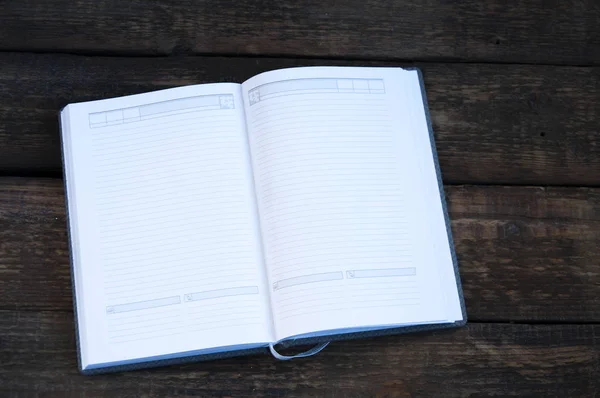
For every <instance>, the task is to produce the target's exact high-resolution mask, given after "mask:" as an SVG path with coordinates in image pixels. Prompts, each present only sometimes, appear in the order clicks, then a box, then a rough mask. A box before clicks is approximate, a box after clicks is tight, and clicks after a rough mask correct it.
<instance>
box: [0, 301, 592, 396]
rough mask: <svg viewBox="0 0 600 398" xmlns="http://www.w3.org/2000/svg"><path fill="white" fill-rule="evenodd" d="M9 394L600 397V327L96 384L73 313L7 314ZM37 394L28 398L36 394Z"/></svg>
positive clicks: (174, 369)
mask: <svg viewBox="0 0 600 398" xmlns="http://www.w3.org/2000/svg"><path fill="white" fill-rule="evenodd" d="M0 336H2V340H1V344H2V346H1V347H0V349H1V353H2V361H0V393H1V394H0V395H2V396H5V397H6V396H7V397H11V396H23V395H27V394H30V395H31V396H34V395H35V396H38V395H36V394H39V395H40V396H61V397H75V396H78V397H79V396H83V395H85V396H117V395H118V396H131V397H141V396H143V397H148V398H152V397H164V396H175V395H177V396H189V397H192V396H193V397H197V396H277V397H281V396H310V397H313V396H335V397H338V396H341V397H346V396H352V397H354V396H375V397H432V396H444V397H464V396H472V397H478V396H520V397H561V398H563V397H568V396H589V397H592V396H595V394H598V393H599V392H600V361H599V360H600V357H599V356H600V326H599V325H555V326H548V325H536V326H532V325H510V324H469V325H467V326H466V327H464V328H461V329H456V330H447V331H438V332H427V333H418V334H414V335H398V336H389V337H378V338H371V339H364V340H355V341H347V342H337V343H332V344H331V345H330V346H329V347H327V349H325V350H324V351H323V352H322V353H320V354H319V355H317V356H315V357H312V358H309V359H306V360H294V361H289V362H284V361H277V360H275V359H274V358H272V357H271V356H270V355H256V356H250V357H239V358H233V359H227V360H217V361H211V362H204V363H202V362H200V363H194V364H189V365H185V366H171V367H163V368H158V369H151V370H141V371H133V372H126V373H119V374H113V375H99V376H92V377H85V376H81V375H79V374H78V373H77V364H76V353H75V342H74V337H73V319H72V316H71V314H70V313H56V312H40V313H38V312H10V311H5V312H1V313H0ZM28 396H29V395H28Z"/></svg>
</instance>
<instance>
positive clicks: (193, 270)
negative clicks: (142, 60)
mask: <svg viewBox="0 0 600 398" xmlns="http://www.w3.org/2000/svg"><path fill="white" fill-rule="evenodd" d="M240 94H241V91H240V86H239V85H234V84H214V85H202V86H190V87H184V88H179V89H171V90H164V91H159V92H154V93H148V94H143V95H136V96H130V97H122V98H117V99H113V100H105V101H97V102H92V103H84V104H75V105H70V106H69V108H68V109H67V114H68V115H69V117H68V121H67V123H68V128H67V129H68V131H69V132H70V134H69V137H67V140H66V141H67V143H68V145H70V153H71V156H72V158H71V159H70V160H71V162H70V167H69V168H70V174H71V176H72V178H68V180H69V181H68V185H69V194H70V195H69V199H70V203H69V204H70V206H69V207H70V210H71V212H72V213H73V215H74V216H75V218H76V225H75V232H74V233H75V234H76V235H77V238H78V245H77V247H75V251H76V252H77V257H76V258H77V259H78V260H77V261H76V268H77V270H76V273H77V276H78V281H77V286H76V287H77V300H78V306H79V311H78V314H79V315H80V320H81V323H80V326H83V328H82V330H81V337H82V343H83V344H82V348H83V350H84V356H85V359H84V366H85V364H86V363H90V364H94V363H102V362H115V361H124V360H129V359H134V358H141V357H150V356H156V355H164V354H172V353H178V352H185V351H189V350H199V349H202V348H211V347H219V346H229V345H239V344H249V343H258V342H268V341H270V340H271V339H272V337H273V334H272V331H271V325H272V321H271V319H270V309H269V308H268V299H267V294H266V292H265V289H266V286H265V274H264V265H263V259H262V252H261V242H260V232H259V230H258V220H257V213H256V203H255V195H254V191H253V186H252V183H253V182H252V175H251V167H250V160H249V151H248V146H247V136H246V132H245V122H244V113H243V105H242V100H241V95H240ZM75 198H76V200H75ZM75 203H76V204H77V207H76V208H75V207H74V206H75Z"/></svg>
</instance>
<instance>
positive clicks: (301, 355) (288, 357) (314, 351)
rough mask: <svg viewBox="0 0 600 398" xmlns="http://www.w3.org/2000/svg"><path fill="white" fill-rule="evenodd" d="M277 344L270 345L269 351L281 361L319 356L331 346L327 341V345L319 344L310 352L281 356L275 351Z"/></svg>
mask: <svg viewBox="0 0 600 398" xmlns="http://www.w3.org/2000/svg"><path fill="white" fill-rule="evenodd" d="M275 344H277V343H275ZM275 344H273V343H270V344H269V350H271V354H272V355H273V356H274V357H275V358H277V359H279V360H281V361H289V360H290V359H294V358H304V357H310V356H311V355H315V354H318V353H319V352H321V351H322V350H323V348H325V347H327V345H328V344H329V341H327V342H325V343H321V344H317V345H316V346H314V347H313V348H311V349H310V350H308V351H304V352H301V353H300V354H296V355H281V354H280V353H278V352H277V351H276V350H275Z"/></svg>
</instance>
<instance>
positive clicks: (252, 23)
mask: <svg viewBox="0 0 600 398" xmlns="http://www.w3.org/2000/svg"><path fill="white" fill-rule="evenodd" d="M0 7H1V8H0V49H2V50H19V51H59V52H81V53H103V54H126V55H127V54H146V55H167V54H207V53H211V54H236V55H240V54H244V55H284V56H303V57H307V56H312V57H338V58H339V57H346V58H348V57H350V58H362V59H365V58H377V59H394V60H398V59H402V60H406V59H412V60H453V61H485V62H502V63H505V62H511V63H545V64H575V65H584V64H585V65H589V64H598V63H599V62H600V23H599V21H600V7H599V5H598V2H597V1H594V0H561V1H558V0H551V1H548V0H530V1H523V0H521V1H516V2H514V1H513V2H510V3H506V2H503V1H500V0H494V1H487V2H481V1H477V0H469V1H461V2H452V1H444V0H435V1H427V2H419V1H411V0H394V1H362V0H349V1H335V0H326V1H323V0H308V1H303V2H294V1H258V2H256V1H248V0H244V1H232V0H223V1H219V3H218V5H216V4H214V2H212V1H209V0H204V1H196V2H177V1H174V0H160V1H147V0H146V1H144V0H133V1H128V2H127V4H126V5H123V3H122V2H121V1H118V0H105V1H95V0H82V1H78V2H77V4H76V5H73V3H72V2H70V1H67V0H52V1H45V2H44V3H43V4H39V3H38V2H35V1H34V0H24V1H13V2H3V3H2V5H0Z"/></svg>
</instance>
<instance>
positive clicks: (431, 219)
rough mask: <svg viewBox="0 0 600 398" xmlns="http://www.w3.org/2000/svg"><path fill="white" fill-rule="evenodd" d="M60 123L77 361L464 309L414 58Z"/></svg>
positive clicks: (155, 354)
mask: <svg viewBox="0 0 600 398" xmlns="http://www.w3.org/2000/svg"><path fill="white" fill-rule="evenodd" d="M60 119H61V130H62V145H63V159H64V170H65V183H66V192H67V207H68V215H69V229H70V234H69V235H70V243H71V254H72V271H73V283H74V300H75V302H76V319H77V321H76V323H77V337H78V346H79V362H80V368H81V371H82V372H83V373H86V374H89V373H98V372H104V371H108V370H121V369H130V368H140V367H147V366H155V365H161V364H169V363H181V362H187V361H195V360H199V359H208V358H216V357H225V356H233V355H240V354H244V353H254V352H263V351H265V350H268V347H269V346H270V347H271V348H272V347H273V344H275V343H282V344H283V345H284V346H285V345H286V344H287V345H292V344H296V343H310V342H322V341H329V340H337V339H343V338H353V337H361V336H367V335H372V334H388V333H402V332H405V331H411V330H415V329H430V328H440V327H448V326H456V325H460V324H463V323H464V322H465V311H464V305H463V302H462V293H461V288H460V281H459V277H458V273H457V268H456V260H455V256H454V250H453V244H452V238H451V235H450V229H449V221H448V218H447V214H446V208H445V202H444V196H443V188H442V186H441V179H440V173H439V169H438V166H437V158H436V154H435V146H434V143H433V136H432V134H431V128H430V123H429V118H428V113H427V106H426V99H425V92H424V90H423V86H422V79H421V76H420V73H419V71H418V70H415V69H413V70H407V69H401V68H350V67H347V68H346V67H310V68H294V69H284V70H276V71H271V72H267V73H263V74H260V75H258V76H255V77H253V78H251V79H250V80H248V81H246V82H244V83H243V84H241V85H240V84H230V83H223V84H204V85H194V86H187V87H181V88H174V89H169V90H162V91H156V92H151V93H146V94H140V95H132V96H127V97H121V98H113V99H107V100H101V101H93V102H85V103H77V104H70V105H68V106H66V107H65V108H64V109H63V110H62V112H61V114H60ZM277 347H278V348H279V347H281V346H277ZM273 352H274V355H277V354H276V353H275V351H274V350H273Z"/></svg>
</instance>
